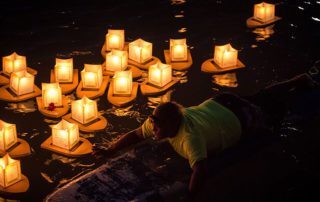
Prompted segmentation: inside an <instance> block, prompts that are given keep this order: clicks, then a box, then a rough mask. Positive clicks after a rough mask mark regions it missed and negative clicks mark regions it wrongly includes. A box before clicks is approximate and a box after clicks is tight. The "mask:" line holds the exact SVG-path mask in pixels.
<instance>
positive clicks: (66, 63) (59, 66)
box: [54, 58, 73, 83]
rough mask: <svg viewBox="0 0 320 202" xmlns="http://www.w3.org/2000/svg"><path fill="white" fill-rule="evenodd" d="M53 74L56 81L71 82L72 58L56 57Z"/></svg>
mask: <svg viewBox="0 0 320 202" xmlns="http://www.w3.org/2000/svg"><path fill="white" fill-rule="evenodd" d="M54 75H55V79H56V82H58V83H72V81H73V59H72V58H69V59H59V58H56V65H55V66H54Z"/></svg>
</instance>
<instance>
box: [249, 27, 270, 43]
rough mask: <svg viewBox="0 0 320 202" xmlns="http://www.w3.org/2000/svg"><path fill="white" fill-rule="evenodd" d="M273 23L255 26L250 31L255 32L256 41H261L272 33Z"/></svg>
mask: <svg viewBox="0 0 320 202" xmlns="http://www.w3.org/2000/svg"><path fill="white" fill-rule="evenodd" d="M273 27H274V25H270V26H267V27H262V28H256V29H254V30H253V31H252V32H253V33H255V34H257V37H256V41H263V40H266V39H268V38H270V37H271V35H272V34H274V29H273Z"/></svg>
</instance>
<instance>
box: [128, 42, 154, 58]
mask: <svg viewBox="0 0 320 202" xmlns="http://www.w3.org/2000/svg"><path fill="white" fill-rule="evenodd" d="M151 58H152V43H149V42H147V41H144V40H142V39H137V40H135V41H133V42H131V43H129V59H131V60H133V61H135V62H138V63H144V62H146V61H148V60H150V59H151Z"/></svg>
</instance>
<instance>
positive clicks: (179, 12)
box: [0, 0, 320, 201]
mask: <svg viewBox="0 0 320 202" xmlns="http://www.w3.org/2000/svg"><path fill="white" fill-rule="evenodd" d="M274 2H275V3H276V5H277V6H276V11H277V16H281V17H282V18H283V19H282V20H281V21H279V22H277V23H276V24H275V25H274V26H270V27H268V28H266V29H256V30H251V29H248V28H246V25H245V22H246V19H247V18H248V17H250V16H251V15H252V6H253V3H254V1H240V0H239V1H232V0H228V1H224V0H214V1H196V0H195V1H184V0H180V1H178V0H176V1H174V0H172V1H169V0H154V1H147V0H136V1H129V0H123V1H111V0H108V1H84V0H82V1H81V0H80V1H64V2H62V1H50V2H47V1H46V2H45V3H44V1H43V2H37V3H36V2H29V1H17V0H15V1H5V2H1V3H0V8H1V10H0V24H1V31H0V47H1V48H0V55H1V56H6V55H9V54H11V53H12V52H13V51H16V52H18V54H20V55H25V56H27V64H28V66H29V67H32V68H34V69H36V70H38V75H37V76H36V84H37V85H38V86H41V82H49V72H50V71H49V70H50V69H52V68H53V66H54V62H55V57H73V59H74V64H75V67H76V68H78V69H82V68H83V64H84V63H103V58H102V57H101V54H100V49H101V47H102V44H103V43H104V39H105V34H106V31H107V29H109V28H113V29H118V28H119V29H125V31H126V41H132V40H134V39H136V38H139V37H141V38H143V39H145V40H147V41H150V42H152V43H153V47H154V48H153V55H154V56H157V57H159V58H160V59H161V60H162V61H164V57H163V50H164V49H167V48H168V46H169V43H168V40H169V38H180V37H186V38H187V43H188V45H189V46H190V49H191V53H192V57H193V65H192V67H191V69H190V70H189V71H188V72H187V73H186V74H185V73H182V74H183V75H182V76H183V77H184V79H183V82H181V83H180V84H179V85H178V86H177V87H175V88H174V89H173V90H172V91H170V92H169V93H167V94H166V95H165V96H162V97H156V98H147V97H144V96H142V95H141V94H140V95H139V96H138V98H137V100H136V102H135V103H134V104H133V105H132V106H129V107H127V108H124V109H118V108H115V107H113V106H111V105H110V104H109V103H108V101H107V99H106V95H104V96H102V97H100V99H99V101H98V106H99V111H100V112H102V113H103V114H104V116H105V117H106V118H107V119H108V120H109V122H110V125H109V127H108V128H107V129H106V130H105V131H104V132H101V133H95V134H81V136H82V137H85V138H87V139H88V140H90V142H92V143H94V144H97V145H99V146H102V147H103V146H107V145H108V143H109V142H110V141H112V140H113V139H114V138H117V137H118V136H119V135H121V134H123V133H125V132H127V131H129V130H131V129H134V128H136V127H137V126H139V125H140V124H141V123H142V122H143V121H144V119H145V118H146V116H147V115H148V114H149V113H150V112H151V111H152V109H153V108H154V107H155V106H156V105H157V104H158V103H159V102H161V101H166V100H168V99H171V100H175V101H177V102H179V103H181V104H182V105H184V106H191V105H196V104H199V103H200V102H201V101H203V100H204V99H206V98H209V97H210V96H211V95H213V94H215V93H217V91H232V92H236V93H239V94H241V95H251V94H254V93H255V92H257V91H259V89H261V88H263V87H264V86H266V85H269V84H271V83H273V82H275V81H278V80H283V79H287V78H290V77H292V76H293V75H296V74H299V73H303V72H305V71H307V70H308V69H309V68H310V67H311V66H312V64H313V63H314V61H316V60H318V59H319V58H320V56H319V51H318V46H319V42H320V29H319V28H320V12H319V11H320V2H319V1H317V0H309V1H289V0H288V1H274ZM224 43H231V44H232V46H233V47H235V48H236V49H238V50H239V59H240V60H241V61H242V62H243V63H244V64H245V65H246V68H244V69H242V70H239V71H236V73H233V74H229V75H219V76H215V77H212V75H210V74H205V73H202V72H201V71H200V66H201V63H202V62H203V61H204V60H206V59H208V58H210V57H212V54H213V47H214V45H220V44H224ZM185 75H186V76H187V78H185ZM70 99H75V98H74V96H73V95H71V96H70ZM0 119H2V120H4V121H6V122H9V123H16V124H17V130H18V133H19V137H20V138H22V139H25V140H27V141H28V142H29V144H30V146H31V147H32V149H33V154H32V155H31V156H29V157H25V158H22V159H21V163H22V172H23V174H24V175H26V176H27V177H28V178H29V181H30V189H29V191H28V192H27V193H26V194H23V195H20V196H4V195H3V196H2V195H1V196H2V197H4V198H9V199H19V200H23V201H40V200H42V199H43V198H44V197H45V196H46V195H48V194H49V193H50V192H52V191H53V190H54V189H55V188H57V186H61V185H63V184H65V183H66V182H68V181H70V180H71V179H74V178H76V177H77V176H80V175H82V174H84V173H86V172H88V171H89V170H92V169H94V168H97V167H98V166H99V165H101V164H102V163H103V162H105V159H101V158H98V157H96V156H90V157H85V158H79V159H74V158H66V157H63V156H60V155H57V154H53V153H51V152H49V151H46V150H43V149H41V148H40V144H41V143H42V142H43V141H44V140H45V139H47V138H48V137H49V136H50V134H51V130H50V128H49V124H54V123H57V122H58V121H59V120H51V119H47V118H45V117H44V116H42V115H41V114H40V113H39V112H38V111H37V110H36V104H35V102H34V101H33V100H31V101H27V102H23V103H18V104H10V103H6V102H0ZM284 124H287V125H284V127H283V130H284V132H283V135H284V136H281V137H283V138H284V139H285V141H284V144H285V145H286V146H288V145H289V146H290V148H297V147H298V148H299V149H301V150H303V148H304V147H302V148H300V147H301V146H297V145H296V141H297V140H296V139H295V138H293V139H292V142H291V139H290V141H289V143H288V142H287V140H288V138H286V137H285V135H287V134H292V133H299V129H295V128H297V126H296V125H294V126H292V127H291V126H290V124H291V122H290V121H288V123H284ZM288 130H289V132H288ZM293 136H294V137H295V136H296V135H293ZM298 141H299V138H298ZM309 143H310V142H309V141H306V144H304V145H303V146H305V147H308V144H309ZM293 151H295V149H289V151H288V150H286V152H287V153H286V155H288V156H292V155H295V154H294V152H293ZM300 153H301V152H300ZM302 157H303V155H302ZM292 158H293V159H297V160H299V159H298V157H297V156H294V157H293V156H292ZM311 159H312V158H311ZM313 160H314V161H317V160H318V159H313ZM309 163H310V164H311V165H313V162H312V161H311V160H310V162H309ZM311 167H312V166H311ZM301 178H303V176H301ZM288 181H290V180H288ZM283 183H288V182H287V181H285V182H283ZM279 187H280V188H281V186H279ZM280 188H279V192H280V191H281V189H280ZM293 190H295V189H293Z"/></svg>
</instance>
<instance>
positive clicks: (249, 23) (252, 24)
mask: <svg viewBox="0 0 320 202" xmlns="http://www.w3.org/2000/svg"><path fill="white" fill-rule="evenodd" d="M278 20H281V18H280V17H277V16H275V17H274V18H273V19H272V20H269V21H267V22H261V21H259V20H257V19H255V18H254V17H250V18H248V19H247V27H249V28H257V27H265V26H268V25H271V24H273V23H275V22H277V21H278Z"/></svg>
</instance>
